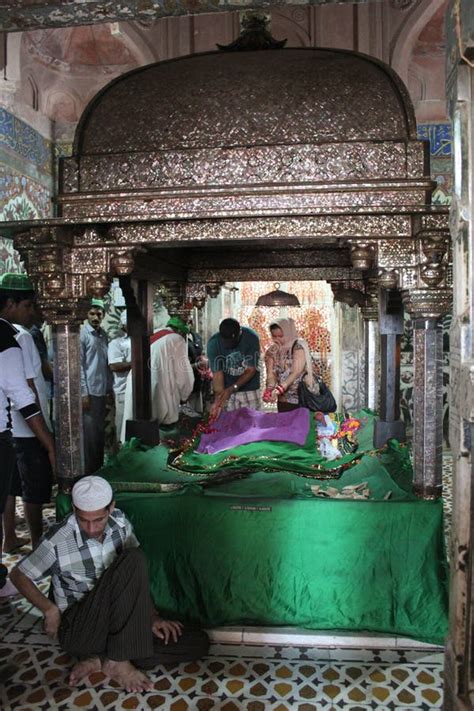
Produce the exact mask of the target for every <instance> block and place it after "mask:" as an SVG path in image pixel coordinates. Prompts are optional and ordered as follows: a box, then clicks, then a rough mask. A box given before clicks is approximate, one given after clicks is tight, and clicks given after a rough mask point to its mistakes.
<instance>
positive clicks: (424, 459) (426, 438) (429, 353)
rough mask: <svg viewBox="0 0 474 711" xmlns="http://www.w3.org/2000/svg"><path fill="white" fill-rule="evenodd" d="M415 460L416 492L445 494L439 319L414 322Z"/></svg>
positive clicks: (426, 495)
mask: <svg viewBox="0 0 474 711" xmlns="http://www.w3.org/2000/svg"><path fill="white" fill-rule="evenodd" d="M413 351H414V354H413V355H414V377H413V458H414V469H415V471H414V482H413V489H414V491H415V493H416V494H417V495H418V496H420V497H422V498H424V499H427V498H438V497H439V496H441V492H442V480H441V477H442V463H443V462H442V450H443V330H442V323H441V322H440V321H439V320H438V319H432V318H427V319H424V318H416V319H414V321H413Z"/></svg>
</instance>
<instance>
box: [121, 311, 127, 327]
mask: <svg viewBox="0 0 474 711" xmlns="http://www.w3.org/2000/svg"><path fill="white" fill-rule="evenodd" d="M120 323H121V324H122V326H126V325H127V309H125V310H124V311H122V313H121V314H120Z"/></svg>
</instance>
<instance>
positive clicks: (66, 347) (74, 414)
mask: <svg viewBox="0 0 474 711" xmlns="http://www.w3.org/2000/svg"><path fill="white" fill-rule="evenodd" d="M53 318H54V317H53ZM79 331H80V323H79V322H78V321H73V320H71V321H69V322H68V321H66V320H64V321H60V322H53V347H54V408H55V410H54V411H55V436H56V457H57V477H58V483H59V486H60V488H61V490H62V491H69V490H70V489H71V487H72V484H73V483H74V481H75V480H76V479H77V478H78V477H80V476H81V475H82V474H83V473H84V452H83V427H82V397H81V382H80V342H79Z"/></svg>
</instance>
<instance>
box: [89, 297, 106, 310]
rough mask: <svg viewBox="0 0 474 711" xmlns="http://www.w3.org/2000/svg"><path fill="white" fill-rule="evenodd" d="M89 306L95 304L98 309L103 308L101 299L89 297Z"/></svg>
mask: <svg viewBox="0 0 474 711" xmlns="http://www.w3.org/2000/svg"><path fill="white" fill-rule="evenodd" d="M91 306H96V307H97V308H99V309H102V311H103V310H104V302H103V301H102V299H91Z"/></svg>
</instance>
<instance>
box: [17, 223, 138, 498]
mask: <svg viewBox="0 0 474 711" xmlns="http://www.w3.org/2000/svg"><path fill="white" fill-rule="evenodd" d="M15 246H16V248H17V249H19V251H20V253H21V255H22V257H23V258H24V260H25V263H26V266H27V270H28V274H29V276H30V278H31V280H32V281H33V283H34V285H35V289H36V293H37V299H38V302H39V304H40V306H41V307H42V310H43V313H44V315H45V318H46V319H47V320H48V321H49V322H50V323H51V324H53V339H54V340H53V343H54V348H55V352H54V370H55V376H54V394H55V408H56V410H55V413H56V430H55V435H56V457H57V461H58V470H57V476H58V481H59V484H60V487H61V489H62V490H63V491H68V490H70V488H71V487H72V484H73V483H74V481H75V479H77V478H78V477H79V476H81V474H82V473H83V471H84V463H83V447H82V444H83V427H82V397H81V389H80V344H79V332H80V325H81V323H82V321H83V320H84V318H85V316H86V313H87V310H88V307H89V303H90V298H91V297H98V298H102V297H103V296H104V295H105V294H106V293H107V291H108V289H109V286H110V281H111V277H112V274H114V273H115V274H123V273H126V272H127V271H129V270H131V269H132V268H133V258H132V256H131V253H130V252H129V251H127V249H126V248H122V247H120V248H115V249H114V248H113V247H112V246H110V247H109V246H107V245H104V244H103V243H102V237H101V235H100V234H99V233H98V232H97V230H96V229H95V228H94V227H84V228H81V227H79V226H74V227H72V226H71V227H69V226H61V227H54V228H48V227H44V228H35V229H31V230H30V231H29V232H26V233H24V234H22V235H18V236H17V237H16V238H15Z"/></svg>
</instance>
